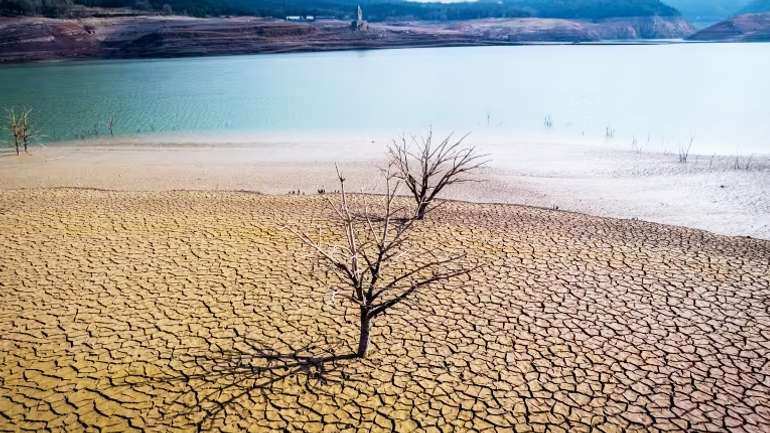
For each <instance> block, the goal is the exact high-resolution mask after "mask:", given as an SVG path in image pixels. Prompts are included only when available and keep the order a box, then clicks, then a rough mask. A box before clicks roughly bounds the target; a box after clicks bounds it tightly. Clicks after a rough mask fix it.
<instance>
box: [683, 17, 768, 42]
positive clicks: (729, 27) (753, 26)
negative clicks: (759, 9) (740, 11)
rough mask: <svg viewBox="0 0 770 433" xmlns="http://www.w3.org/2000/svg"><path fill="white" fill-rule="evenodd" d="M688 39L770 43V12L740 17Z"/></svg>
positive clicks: (723, 22)
mask: <svg viewBox="0 0 770 433" xmlns="http://www.w3.org/2000/svg"><path fill="white" fill-rule="evenodd" d="M688 39H689V40H693V41H719V42H766V41H770V12H767V13H759V14H744V15H739V16H737V17H733V18H730V19H729V20H725V21H722V22H720V23H717V24H714V25H713V26H711V27H708V28H705V29H703V30H701V31H699V32H697V33H695V34H694V35H692V36H690V37H688Z"/></svg>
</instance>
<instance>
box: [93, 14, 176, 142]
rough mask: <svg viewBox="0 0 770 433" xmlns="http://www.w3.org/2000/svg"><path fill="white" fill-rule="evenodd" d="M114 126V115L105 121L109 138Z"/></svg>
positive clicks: (111, 135)
mask: <svg viewBox="0 0 770 433" xmlns="http://www.w3.org/2000/svg"><path fill="white" fill-rule="evenodd" d="M164 6H165V5H164ZM114 126H115V115H114V114H111V115H110V117H109V118H108V119H107V130H108V131H110V137H114V136H115V134H114V133H113V131H112V128H113V127H114Z"/></svg>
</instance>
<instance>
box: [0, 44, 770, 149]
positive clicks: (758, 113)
mask: <svg viewBox="0 0 770 433" xmlns="http://www.w3.org/2000/svg"><path fill="white" fill-rule="evenodd" d="M768 77H770V44H667V45H553V46H550V45H549V46H514V47H462V48H429V49H399V50H377V51H345V52H327V53H306V54H305V53H303V54H276V55H272V54H271V55H250V56H233V57H207V58H186V59H163V60H130V61H99V62H82V63H49V64H33V65H13V66H3V67H0V108H9V107H17V108H21V107H24V108H31V109H32V110H33V119H34V121H35V126H36V129H37V130H38V132H39V133H40V134H41V135H43V136H44V137H45V141H47V142H58V141H68V140H73V139H80V138H83V137H88V136H92V135H94V134H98V135H101V136H106V135H109V133H108V132H107V127H106V124H107V119H108V118H110V117H114V119H115V123H114V133H115V134H116V135H120V136H134V135H145V134H176V133H180V134H181V133H185V134H190V133H192V134H199V133H200V134H210V135H212V136H213V137H216V136H217V135H219V134H222V135H226V134H238V135H249V134H260V133H274V132H280V131H285V132H288V133H292V132H298V133H299V132H303V131H305V132H307V131H316V130H322V131H327V132H328V131H409V132H417V131H420V130H424V128H426V127H427V126H428V125H432V126H434V127H435V128H436V129H446V130H449V129H451V130H455V131H458V132H466V131H473V132H474V133H481V134H484V133H493V134H495V135H497V136H503V137H507V136H510V137H517V138H518V139H522V138H525V139H526V138H528V137H532V140H533V141H534V140H539V139H542V138H548V139H557V140H583V141H590V142H596V143H607V142H611V143H614V145H615V146H620V147H628V148H629V149H631V148H635V147H639V148H643V149H644V150H645V151H647V150H649V151H676V149H677V148H679V147H680V146H682V145H684V144H686V143H688V142H689V140H690V139H691V138H692V139H693V140H694V146H693V152H698V153H723V154H733V153H742V154H748V153H770V78H768ZM549 124H550V126H549Z"/></svg>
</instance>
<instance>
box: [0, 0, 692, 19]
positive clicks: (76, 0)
mask: <svg viewBox="0 0 770 433" xmlns="http://www.w3.org/2000/svg"><path fill="white" fill-rule="evenodd" d="M358 3H359V0H0V15H6V16H15V15H42V16H48V17H72V16H73V14H77V13H79V12H82V11H79V10H78V8H82V7H84V6H87V7H98V8H107V9H110V8H133V9H137V10H143V11H155V12H162V13H164V14H171V13H181V14H182V15H191V16H221V15H256V16H263V17H275V18H283V17H286V16H288V15H302V16H305V15H313V16H322V17H326V18H336V19H350V18H351V17H352V15H353V12H354V11H355V7H356V5H357V4H358ZM364 7H365V14H366V18H367V19H368V20H370V21H386V20H414V19H416V20H464V19H480V18H512V17H535V16H537V17H544V18H585V19H604V18H615V17H631V16H654V15H659V16H675V15H678V11H677V10H676V9H674V8H671V7H670V6H667V5H665V4H664V3H662V2H661V1H659V0H622V1H617V0H502V1H496V0H495V1H493V0H480V1H477V2H468V3H417V2H411V1H406V0H371V1H367V2H366V3H364ZM98 13H101V12H98Z"/></svg>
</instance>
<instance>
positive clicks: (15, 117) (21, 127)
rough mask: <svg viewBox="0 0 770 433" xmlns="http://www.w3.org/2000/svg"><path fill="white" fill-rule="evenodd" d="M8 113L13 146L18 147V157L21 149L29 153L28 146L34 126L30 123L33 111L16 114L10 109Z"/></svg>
mask: <svg viewBox="0 0 770 433" xmlns="http://www.w3.org/2000/svg"><path fill="white" fill-rule="evenodd" d="M7 112H8V130H9V132H10V133H11V138H12V139H13V144H14V146H15V147H16V155H19V154H20V148H22V147H23V148H24V152H25V153H26V152H27V146H28V145H29V142H30V140H31V139H32V126H31V122H30V113H31V112H32V110H27V111H21V112H16V110H15V109H13V108H12V109H10V110H8V111H7Z"/></svg>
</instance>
